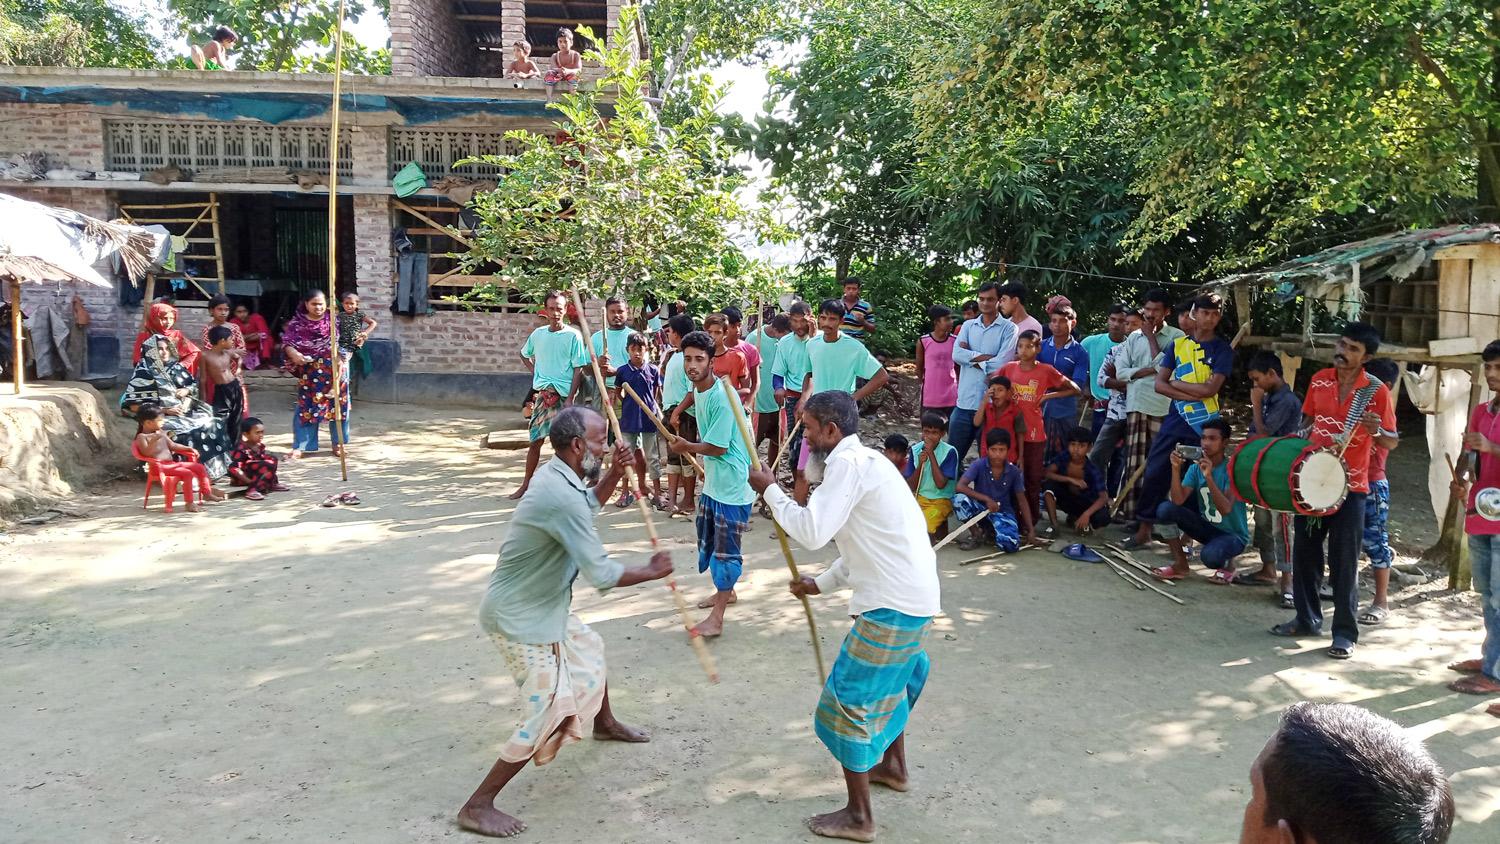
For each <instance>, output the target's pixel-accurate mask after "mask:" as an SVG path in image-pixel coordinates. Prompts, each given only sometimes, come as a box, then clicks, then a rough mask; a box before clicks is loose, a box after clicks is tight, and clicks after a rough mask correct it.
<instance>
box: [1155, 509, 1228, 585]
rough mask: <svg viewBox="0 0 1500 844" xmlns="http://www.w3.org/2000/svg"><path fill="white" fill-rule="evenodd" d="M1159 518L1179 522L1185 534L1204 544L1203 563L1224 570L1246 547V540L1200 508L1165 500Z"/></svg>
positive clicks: (1159, 510)
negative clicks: (1219, 525)
mask: <svg viewBox="0 0 1500 844" xmlns="http://www.w3.org/2000/svg"><path fill="white" fill-rule="evenodd" d="M1156 520H1157V521H1158V522H1162V523H1164V524H1170V525H1176V526H1177V527H1178V529H1180V530H1181V531H1182V532H1183V533H1185V534H1187V535H1188V536H1191V537H1192V538H1194V539H1196V540H1198V541H1199V542H1201V543H1203V552H1202V558H1203V565H1205V566H1208V567H1209V568H1211V569H1221V568H1224V567H1225V566H1228V565H1231V564H1233V562H1234V558H1235V557H1238V556H1239V554H1240V552H1241V551H1243V550H1245V540H1243V539H1240V538H1239V537H1238V536H1236V535H1235V534H1232V533H1229V532H1228V531H1223V530H1219V529H1218V528H1216V527H1214V526H1213V523H1212V522H1210V521H1209V520H1208V519H1205V518H1203V514H1202V513H1199V512H1198V509H1197V508H1196V507H1188V506H1185V505H1182V504H1173V503H1172V502H1171V501H1170V500H1168V501H1163V502H1162V503H1161V505H1160V506H1159V507H1157V508H1156Z"/></svg>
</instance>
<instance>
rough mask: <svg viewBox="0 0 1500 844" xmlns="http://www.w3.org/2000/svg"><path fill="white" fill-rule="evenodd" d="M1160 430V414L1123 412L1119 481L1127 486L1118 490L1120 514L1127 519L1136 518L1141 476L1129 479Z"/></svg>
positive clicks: (1141, 464)
mask: <svg viewBox="0 0 1500 844" xmlns="http://www.w3.org/2000/svg"><path fill="white" fill-rule="evenodd" d="M1160 430H1161V417H1160V416H1150V415H1148V414H1145V413H1141V412H1139V411H1131V412H1130V413H1127V414H1125V475H1124V480H1122V481H1121V482H1120V483H1121V484H1128V487H1127V488H1125V489H1121V490H1120V498H1121V502H1120V515H1122V516H1124V517H1125V518H1127V519H1134V518H1136V515H1135V503H1136V499H1137V498H1138V497H1139V496H1140V494H1141V480H1142V478H1135V483H1130V479H1131V478H1133V477H1135V471H1136V470H1137V469H1139V468H1140V467H1141V466H1143V465H1145V463H1146V455H1147V454H1150V453H1151V441H1152V440H1154V439H1156V434H1157V432H1158V431H1160ZM1143 477H1144V476H1143Z"/></svg>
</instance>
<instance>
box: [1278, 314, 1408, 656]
mask: <svg viewBox="0 0 1500 844" xmlns="http://www.w3.org/2000/svg"><path fill="white" fill-rule="evenodd" d="M1379 349H1380V332H1379V331H1377V330H1376V329H1375V327H1374V326H1372V325H1370V324H1368V323H1363V322H1351V323H1349V324H1348V325H1346V326H1344V330H1343V333H1342V334H1341V335H1340V337H1339V340H1338V343H1337V344H1336V345H1335V346H1334V353H1333V366H1332V367H1329V368H1328V369H1323V370H1319V371H1318V372H1317V373H1315V374H1314V375H1313V377H1312V383H1310V384H1309V385H1308V387H1307V397H1306V398H1304V399H1303V400H1302V424H1303V426H1304V427H1305V428H1306V429H1307V431H1308V433H1307V438H1308V439H1309V440H1311V441H1312V444H1313V445H1314V446H1315V447H1318V448H1325V449H1328V450H1330V451H1333V452H1335V453H1337V452H1339V451H1340V450H1342V451H1343V459H1344V465H1345V466H1346V467H1347V468H1348V472H1349V475H1348V477H1349V494H1348V496H1347V497H1345V498H1344V503H1343V504H1341V505H1339V508H1338V509H1337V510H1335V511H1333V513H1331V514H1329V515H1326V516H1321V517H1317V518H1309V517H1307V516H1297V517H1295V518H1294V519H1293V520H1292V602H1293V603H1294V604H1295V605H1296V610H1297V617H1296V618H1294V619H1292V620H1291V621H1287V622H1284V623H1282V624H1278V625H1276V626H1275V627H1272V628H1271V631H1270V632H1271V634H1272V635H1273V636H1288V637H1302V636H1321V635H1322V633H1323V606H1322V603H1321V602H1320V600H1319V598H1318V588H1319V586H1321V582H1322V580H1323V563H1324V559H1325V551H1324V549H1325V546H1326V549H1327V551H1326V559H1327V562H1328V572H1329V580H1330V581H1331V582H1332V586H1333V646H1332V647H1330V648H1329V649H1328V655H1329V656H1330V657H1332V658H1334V659H1348V658H1349V657H1351V656H1353V655H1354V646H1355V645H1356V644H1357V643H1358V642H1359V623H1358V621H1357V620H1356V614H1357V613H1358V611H1359V590H1358V588H1357V584H1356V582H1355V575H1356V572H1357V571H1358V564H1359V551H1360V545H1361V540H1362V538H1363V535H1364V524H1365V498H1366V496H1368V494H1369V492H1370V481H1369V465H1370V452H1371V450H1372V449H1373V448H1374V447H1375V446H1376V445H1377V444H1378V445H1380V446H1381V447H1383V448H1387V449H1390V448H1395V447H1396V444H1397V442H1398V440H1397V438H1396V412H1395V408H1394V403H1393V402H1392V401H1391V391H1390V390H1389V389H1388V388H1387V387H1386V386H1385V385H1384V384H1382V383H1380V382H1379V381H1378V380H1375V379H1373V378H1371V377H1370V376H1369V375H1368V374H1366V373H1365V364H1366V363H1367V362H1369V360H1370V359H1371V358H1372V357H1374V356H1375V353H1376V352H1377V351H1379ZM1367 389H1368V390H1370V391H1371V393H1370V401H1369V404H1368V405H1367V406H1366V408H1365V411H1364V413H1363V414H1361V415H1360V416H1359V417H1358V418H1350V417H1351V415H1352V414H1351V409H1352V405H1353V404H1354V401H1355V399H1356V397H1357V396H1358V395H1359V394H1360V391H1361V390H1367ZM1346 442H1347V447H1345V443H1346Z"/></svg>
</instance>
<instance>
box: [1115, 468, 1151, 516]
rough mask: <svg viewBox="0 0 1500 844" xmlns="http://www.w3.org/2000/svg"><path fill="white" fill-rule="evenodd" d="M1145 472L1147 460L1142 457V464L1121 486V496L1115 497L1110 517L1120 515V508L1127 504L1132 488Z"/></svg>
mask: <svg viewBox="0 0 1500 844" xmlns="http://www.w3.org/2000/svg"><path fill="white" fill-rule="evenodd" d="M1144 474H1146V460H1145V458H1142V459H1141V465H1140V466H1137V467H1136V470H1135V471H1134V472H1131V473H1130V480H1128V481H1126V482H1125V485H1124V486H1122V487H1120V490H1119V493H1118V495H1119V498H1116V499H1115V504H1114V506H1113V507H1111V508H1109V517H1110V518H1111V519H1113V518H1114V517H1115V516H1118V515H1120V508H1121V507H1123V506H1125V499H1126V498H1127V497H1128V496H1129V494H1130V488H1131V487H1133V486H1135V484H1136V481H1139V480H1140V479H1141V475H1144Z"/></svg>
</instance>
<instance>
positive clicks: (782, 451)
mask: <svg viewBox="0 0 1500 844" xmlns="http://www.w3.org/2000/svg"><path fill="white" fill-rule="evenodd" d="M776 412H777V413H782V411H781V410H777V411H776ZM783 421H785V420H783ZM783 427H784V426H783ZM800 430H802V418H801V417H798V418H797V421H796V423H795V424H793V425H792V429H791V430H790V431H787V432H786V436H785V437H783V438H782V440H781V445H780V446H779V447H778V448H777V449H776V462H778V463H779V462H781V459H782V458H783V457H785V456H786V449H787V446H789V445H791V444H792V437H795V436H797V432H798V431H800ZM796 465H797V460H796V458H795V457H794V458H792V466H793V467H795V466H796ZM770 468H771V471H772V472H775V471H776V467H775V466H772V467H770Z"/></svg>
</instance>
